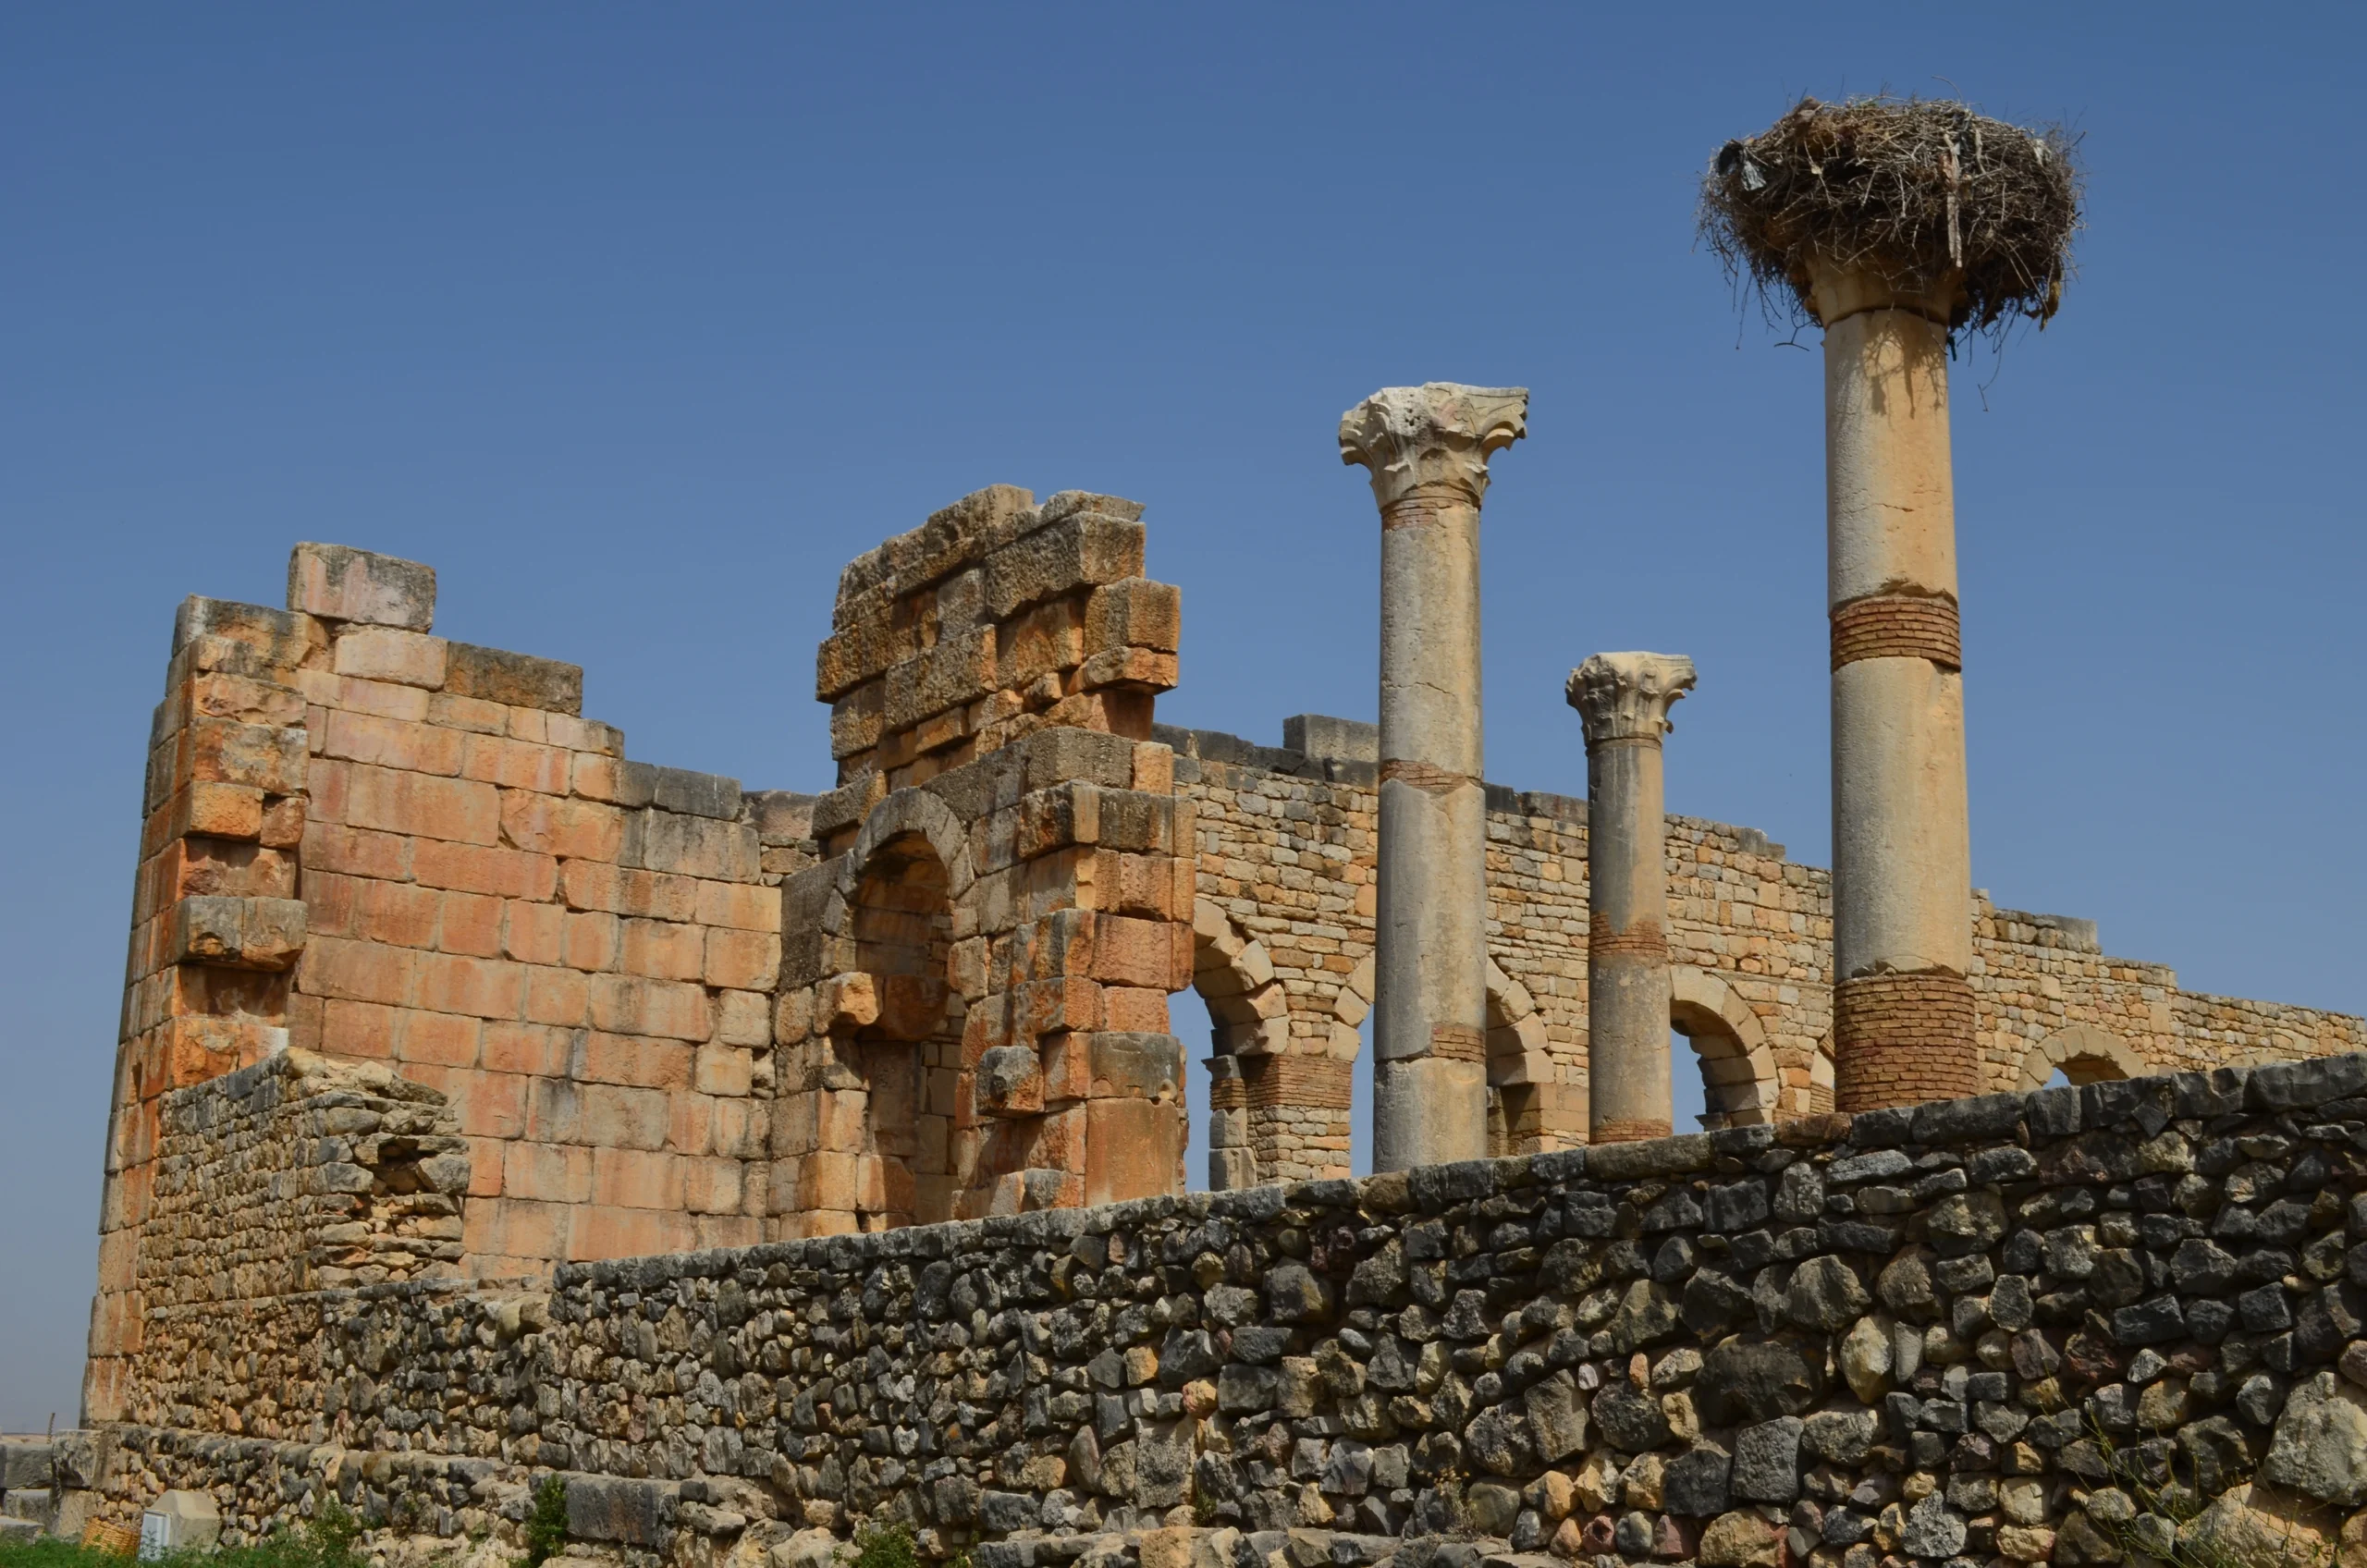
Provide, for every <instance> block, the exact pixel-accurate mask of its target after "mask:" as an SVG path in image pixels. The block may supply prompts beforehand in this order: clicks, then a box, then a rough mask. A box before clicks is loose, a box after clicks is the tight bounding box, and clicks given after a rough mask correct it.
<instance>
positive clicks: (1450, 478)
mask: <svg viewBox="0 0 2367 1568" xmlns="http://www.w3.org/2000/svg"><path fill="white" fill-rule="evenodd" d="M1527 434H1528V388H1527V387H1525V386H1461V385H1459V384H1458V383H1455V382H1452V381H1430V382H1425V383H1424V384H1423V385H1421V386H1385V387H1383V388H1381V390H1380V391H1378V392H1376V393H1374V394H1373V395H1372V396H1371V397H1369V398H1366V399H1365V400H1364V401H1363V402H1361V403H1358V404H1357V405H1356V406H1355V408H1353V409H1350V410H1348V411H1347V412H1346V413H1345V414H1343V415H1342V416H1341V418H1340V460H1341V461H1342V462H1343V463H1350V464H1355V463H1361V464H1363V465H1364V466H1365V467H1367V468H1368V469H1370V470H1372V493H1373V497H1374V499H1376V500H1378V501H1379V502H1380V513H1381V519H1382V521H1383V522H1384V523H1386V522H1388V521H1392V517H1393V515H1394V514H1396V513H1397V512H1398V511H1399V510H1400V509H1401V508H1405V507H1407V506H1408V505H1409V504H1411V505H1414V506H1416V507H1417V508H1424V509H1427V507H1429V506H1437V505H1441V504H1445V505H1459V506H1466V507H1477V506H1478V504H1479V500H1480V497H1481V496H1484V495H1486V494H1487V491H1488V454H1489V453H1490V452H1493V451H1495V450H1497V449H1498V448H1500V447H1509V446H1511V445H1512V444H1513V443H1514V442H1515V441H1517V440H1519V439H1520V438H1521V437H1522V436H1523V435H1527Z"/></svg>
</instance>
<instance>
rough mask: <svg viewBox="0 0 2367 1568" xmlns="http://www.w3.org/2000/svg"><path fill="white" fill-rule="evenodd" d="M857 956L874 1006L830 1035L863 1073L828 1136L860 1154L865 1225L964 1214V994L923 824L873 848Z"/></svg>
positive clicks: (941, 870)
mask: <svg viewBox="0 0 2367 1568" xmlns="http://www.w3.org/2000/svg"><path fill="white" fill-rule="evenodd" d="M848 934H849V935H850V936H851V937H852V938H853V941H854V950H855V967H856V969H857V971H858V972H859V973H860V974H862V975H863V976H865V977H866V978H867V979H868V980H869V982H870V988H871V992H872V996H873V998H875V1003H876V1006H875V1007H874V1008H872V1009H867V1010H865V1011H872V1012H873V1013H874V1016H873V1017H872V1018H871V1019H870V1020H869V1022H866V1023H851V1024H850V1025H849V1026H844V1027H845V1033H844V1034H843V1035H834V1037H833V1040H832V1044H833V1046H834V1047H835V1048H836V1054H837V1056H838V1060H839V1064H840V1067H841V1068H842V1069H844V1070H846V1071H847V1072H848V1073H849V1074H851V1076H852V1079H853V1080H854V1082H852V1083H850V1084H848V1085H847V1086H846V1087H845V1088H843V1089H840V1090H838V1091H836V1092H835V1093H834V1094H832V1095H830V1096H828V1097H827V1098H826V1101H825V1109H824V1114H825V1115H826V1116H831V1117H833V1118H834V1119H838V1120H840V1122H841V1125H840V1127H838V1128H836V1129H833V1130H832V1133H833V1134H834V1135H831V1136H829V1137H828V1138H827V1140H826V1141H827V1142H828V1143H830V1144H834V1145H839V1146H842V1147H843V1146H848V1145H852V1148H853V1150H854V1152H855V1153H856V1155H857V1160H856V1170H855V1180H854V1204H855V1215H856V1228H857V1229H858V1230H863V1231H885V1230H889V1229H892V1228H894V1227H896V1226H899V1225H911V1224H915V1223H917V1224H929V1223H933V1222H935V1221H937V1220H941V1219H952V1218H953V1217H954V1212H955V1203H956V1197H957V1194H958V1192H959V1186H960V1182H959V1177H960V1171H959V1170H958V1169H957V1166H956V1161H955V1159H954V1149H955V1142H956V1141H955V1136H954V1108H955V1101H956V1096H957V1090H958V1087H959V1084H960V1080H961V1072H962V1020H963V1012H964V1004H963V998H962V997H961V995H960V994H959V993H958V992H957V991H956V990H955V989H954V988H953V986H951V985H950V983H949V976H950V963H951V959H952V950H953V910H952V900H951V896H950V879H949V877H948V875H947V871H946V866H945V863H944V861H943V860H942V859H940V858H939V857H938V853H937V851H936V849H935V848H934V847H933V846H932V845H931V844H930V842H929V840H928V839H927V838H926V836H925V835H923V834H921V833H919V832H906V833H901V834H898V835H897V836H895V837H894V838H891V839H887V840H886V841H885V842H883V843H880V844H878V845H877V847H876V848H873V849H872V851H871V852H870V854H869V855H868V856H867V857H866V858H865V861H864V862H863V869H862V872H861V874H860V876H858V877H857V879H856V883H855V890H854V897H853V898H852V900H849V907H848Z"/></svg>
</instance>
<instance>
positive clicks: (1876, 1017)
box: [1833, 970, 1981, 1112]
mask: <svg viewBox="0 0 2367 1568" xmlns="http://www.w3.org/2000/svg"><path fill="white" fill-rule="evenodd" d="M1972 1020H1973V1006H1972V986H1971V985H1970V984H1969V983H1968V981H1966V979H1965V978H1964V976H1962V975H1961V974H1948V973H1946V972H1945V971H1944V970H1927V971H1925V972H1923V973H1921V974H1861V975H1858V976H1857V977H1856V978H1854V979H1849V980H1844V981H1843V982H1841V984H1840V985H1839V986H1835V987H1834V993H1833V1065H1834V1104H1835V1106H1836V1108H1837V1109H1841V1110H1843V1111H1845V1112H1856V1111H1860V1110H1881V1109H1885V1108H1887V1107H1890V1106H1899V1105H1920V1104H1922V1103H1923V1102H1924V1101H1926V1100H1947V1099H1959V1098H1962V1097H1964V1096H1969V1095H1977V1094H1979V1093H1981V1059H1980V1055H1979V1053H1978V1052H1977V1051H1976V1050H1975V1048H1974V1045H1973V1026H1972Z"/></svg>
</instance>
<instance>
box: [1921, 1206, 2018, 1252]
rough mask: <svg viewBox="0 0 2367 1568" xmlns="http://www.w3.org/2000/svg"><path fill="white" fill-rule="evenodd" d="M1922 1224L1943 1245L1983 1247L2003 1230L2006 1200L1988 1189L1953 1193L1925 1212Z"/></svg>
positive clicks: (1963, 1248) (1964, 1248)
mask: <svg viewBox="0 0 2367 1568" xmlns="http://www.w3.org/2000/svg"><path fill="white" fill-rule="evenodd" d="M1924 1224H1925V1225H1926V1227H1927V1228H1929V1230H1930V1231H1931V1233H1932V1241H1933V1243H1935V1244H1937V1245H1940V1246H1942V1247H1944V1248H1952V1249H1953V1250H1956V1251H1959V1252H1969V1251H1971V1250H1973V1249H1975V1248H1978V1247H1985V1246H1987V1245H1988V1244H1989V1243H1992V1242H1993V1241H1995V1240H1996V1239H1997V1238H1998V1237H2000V1236H2002V1235H2004V1234H2005V1199H2003V1198H2001V1197H1999V1196H1998V1195H1997V1194H1995V1193H1991V1192H1977V1193H1956V1194H1951V1195H1950V1196H1947V1197H1944V1198H1942V1199H1941V1200H1940V1201H1939V1202H1937V1203H1935V1204H1933V1205H1932V1207H1930V1208H1929V1209H1927V1210H1926V1211H1925V1212H1924Z"/></svg>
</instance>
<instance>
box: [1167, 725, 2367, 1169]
mask: <svg viewBox="0 0 2367 1568" xmlns="http://www.w3.org/2000/svg"><path fill="white" fill-rule="evenodd" d="M1575 728H1576V727H1575V725H1574V726H1573V729H1574V731H1575ZM1159 734H1160V735H1161V737H1162V738H1163V739H1165V740H1166V741H1168V742H1169V743H1170V744H1171V745H1172V746H1173V747H1174V749H1175V752H1176V790H1177V793H1178V795H1179V796H1180V797H1181V798H1182V799H1184V800H1187V801H1189V802H1192V803H1193V805H1194V806H1195V807H1196V814H1195V819H1196V823H1197V826H1198V830H1199V832H1198V839H1197V844H1196V848H1197V851H1198V888H1197V890H1198V900H1199V902H1198V921H1197V937H1198V941H1199V952H1198V959H1197V971H1196V987H1197V989H1198V990H1199V992H1200V994H1201V996H1202V997H1203V998H1204V999H1205V1000H1206V1001H1207V1002H1208V1008H1209V1011H1210V1013H1211V1017H1212V1018H1213V1020H1214V1021H1215V1023H1216V1025H1217V1029H1216V1039H1215V1053H1216V1054H1215V1057H1214V1059H1213V1060H1211V1062H1210V1068H1211V1073H1212V1077H1213V1087H1212V1102H1213V1103H1215V1104H1217V1105H1218V1107H1219V1109H1216V1110H1214V1111H1213V1112H1212V1125H1211V1128H1210V1134H1211V1135H1210V1140H1209V1141H1210V1144H1211V1145H1212V1155H1211V1164H1210V1176H1211V1185H1217V1186H1227V1185H1246V1184H1249V1183H1251V1182H1257V1181H1277V1180H1280V1181H1293V1180H1306V1179H1310V1178H1316V1177H1336V1176H1344V1175H1346V1174H1347V1173H1348V1163H1347V1159H1348V1156H1347V1151H1348V1133H1349V1118H1348V1110H1347V1103H1348V1102H1347V1088H1348V1072H1349V1071H1350V1068H1349V1064H1350V1063H1351V1062H1352V1061H1353V1060H1354V1059H1355V1053H1356V1051H1357V1049H1358V1045H1357V1035H1356V1030H1357V1026H1358V1025H1359V1024H1360V1023H1362V1022H1363V1021H1364V1019H1365V1016H1366V1014H1367V1011H1368V1009H1369V1003H1370V996H1371V987H1372V962H1373V958H1372V953H1373V918H1374V907H1373V886H1374V880H1373V874H1374V857H1375V854H1376V848H1375V846H1376V841H1377V836H1376V825H1377V815H1378V802H1377V794H1376V787H1375V781H1374V778H1375V772H1376V768H1375V766H1374V757H1375V755H1376V742H1375V739H1374V731H1373V729H1372V727H1371V726H1369V725H1361V724H1355V723H1351V722H1349V721H1345V720H1341V719H1332V718H1325V717H1319V716H1315V715H1306V716H1301V717H1296V718H1294V719H1291V720H1288V721H1286V724H1285V729H1284V741H1285V744H1284V745H1283V746H1282V747H1279V748H1275V747H1264V746H1258V745H1256V744H1254V743H1252V742H1250V741H1244V740H1242V739H1240V738H1239V737H1237V736H1233V735H1227V734H1223V733H1220V732H1217V731H1210V730H1190V729H1169V728H1165V727H1162V728H1161V729H1160V730H1159ZM1574 744H1575V735H1574ZM1488 800H1489V812H1488V877H1489V891H1490V911H1489V956H1490V976H1489V1023H1490V1033H1489V1042H1488V1043H1489V1080H1490V1099H1491V1108H1490V1111H1491V1123H1490V1138H1491V1150H1492V1152H1495V1153H1498V1154H1513V1153H1527V1152H1534V1151H1538V1150H1542V1149H1552V1148H1567V1147H1574V1146H1576V1145H1580V1144H1582V1143H1584V1142H1585V1139H1586V1128H1587V1071H1588V1064H1587V1050H1586V1036H1587V931H1588V916H1587V808H1586V802H1584V801H1583V800H1579V799H1573V798H1571V797H1569V796H1564V795H1556V794H1551V793H1543V792H1525V791H1515V790H1509V789H1506V788H1503V787H1502V786H1499V785H1490V786H1489V796H1488ZM1667 842H1668V874H1669V917H1670V925H1669V937H1670V952H1669V958H1670V963H1671V965H1672V970H1673V974H1672V980H1673V986H1672V989H1673V992H1674V1006H1673V1008H1672V1012H1673V1015H1674V1016H1673V1018H1672V1020H1671V1022H1672V1024H1673V1026H1674V1028H1675V1029H1677V1030H1678V1031H1679V1032H1681V1033H1683V1034H1686V1035H1688V1036H1689V1037H1690V1039H1691V1041H1692V1044H1693V1047H1694V1052H1695V1055H1696V1058H1697V1060H1698V1063H1699V1070H1700V1072H1701V1074H1702V1077H1703V1080H1704V1087H1705V1094H1704V1102H1705V1105H1706V1107H1707V1114H1708V1116H1709V1118H1710V1120H1711V1122H1712V1123H1713V1124H1723V1125H1746V1124H1751V1123H1755V1122H1760V1121H1769V1120H1774V1119H1781V1118H1785V1117H1794V1116H1803V1115H1808V1114H1811V1113H1815V1112H1821V1111H1826V1110H1830V1109H1832V1108H1833V1082H1834V1078H1833V1061H1832V1055H1831V1052H1832V1026H1833V1011H1832V966H1833V917H1832V873H1831V872H1830V871H1828V870H1826V869H1824V868H1822V867H1820V866H1810V865H1803V864H1799V863H1797V862H1794V861H1790V860H1787V859H1786V858H1785V857H1784V847H1783V846H1782V845H1781V844H1776V843H1772V842H1770V841H1769V840H1768V839H1767V837H1766V836H1765V835H1764V834H1762V833H1760V832H1759V831H1758V830H1756V829H1754V828H1748V827H1731V826H1728V825H1726V824H1723V823H1715V822H1709V821H1704V820H1702V819H1699V818H1695V817H1685V816H1671V817H1669V818H1668V839H1667ZM1973 922H1974V925H1973V951H1974V955H1975V968H1974V973H1973V974H1972V976H1971V980H1972V986H1973V992H1974V997H1975V1000H1976V1007H1977V1013H1976V1018H1977V1026H1978V1038H1979V1043H1980V1047H1981V1078H1982V1080H1983V1082H1984V1084H1985V1086H1987V1087H1989V1088H1993V1089H1997V1090H2001V1091H2002V1090H2017V1089H2031V1088H2036V1087H2038V1086H2040V1085H2041V1084H2044V1083H2045V1082H2046V1081H2047V1080H2048V1078H2049V1077H2050V1076H2051V1075H2052V1074H2053V1073H2054V1072H2055V1070H2056V1069H2058V1068H2061V1069H2064V1070H2065V1071H2066V1072H2067V1074H2068V1075H2069V1076H2070V1077H2071V1078H2072V1080H2073V1081H2074V1082H2077V1083H2084V1082H2088V1081H2090V1080H2091V1079H2094V1078H2099V1077H2121V1076H2132V1075H2137V1074H2141V1073H2147V1072H2173V1071H2187V1070H2205V1069H2209V1068H2212V1067H2216V1066H2220V1065H2224V1064H2226V1063H2229V1062H2260V1061H2274V1060H2291V1059H2293V1058H2296V1057H2304V1056H2316V1055H2334V1054H2340V1053H2346V1052H2351V1051H2358V1050H2361V1049H2367V1023H2362V1021H2361V1020H2360V1019H2358V1018H2355V1017H2351V1016H2349V1015H2348V1014H2343V1013H2335V1012H2327V1011H2320V1010H2316V1009H2311V1008H2303V1007H2294V1006H2289V1005H2287V1004H2283V1003H2275V1002H2259V1001H2250V1000H2245V999H2241V998H2227V997H2216V996H2210V995H2206V994H2203V993H2199V992H2189V991H2183V990H2180V989H2179V988H2178V985H2177V974H2176V972H2175V971H2173V970H2172V969H2171V968H2169V967H2168V966H2167V965H2164V964H2157V963H2148V962H2142V961H2140V960H2132V959H2120V958H2113V957H2109V956H2106V955H2105V954H2104V952H2103V948H2102V946H2101V945H2100V944H2099V942H2098V940H2097V937H2096V930H2095V925H2094V923H2093V922H2092V921H2085V920H2077V919H2070V918H2066V917H2061V916H2055V915H2045V914H2032V913H2025V912H2022V911H2018V910H2010V909H2001V908H1999V907H1997V906H1996V905H1995V904H1994V903H1993V902H1992V901H1991V900H1989V898H1988V896H1987V895H1986V894H1985V893H1983V892H1980V891H1979V890H1976V893H1975V898H1974V907H1973ZM1282 1068H1287V1069H1290V1070H1292V1071H1293V1072H1294V1076H1293V1077H1291V1078H1289V1079H1287V1080H1279V1078H1278V1074H1277V1070H1278V1069H1282ZM1269 1081H1272V1083H1273V1086H1270V1087H1269V1086H1268V1085H1269ZM1285 1083H1286V1084H1287V1085H1288V1086H1287V1087H1283V1086H1282V1084H1285ZM1228 1085H1234V1086H1233V1087H1228ZM1227 1102H1231V1103H1230V1107H1229V1106H1228V1104H1227ZM1231 1107H1237V1108H1238V1109H1231Z"/></svg>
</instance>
